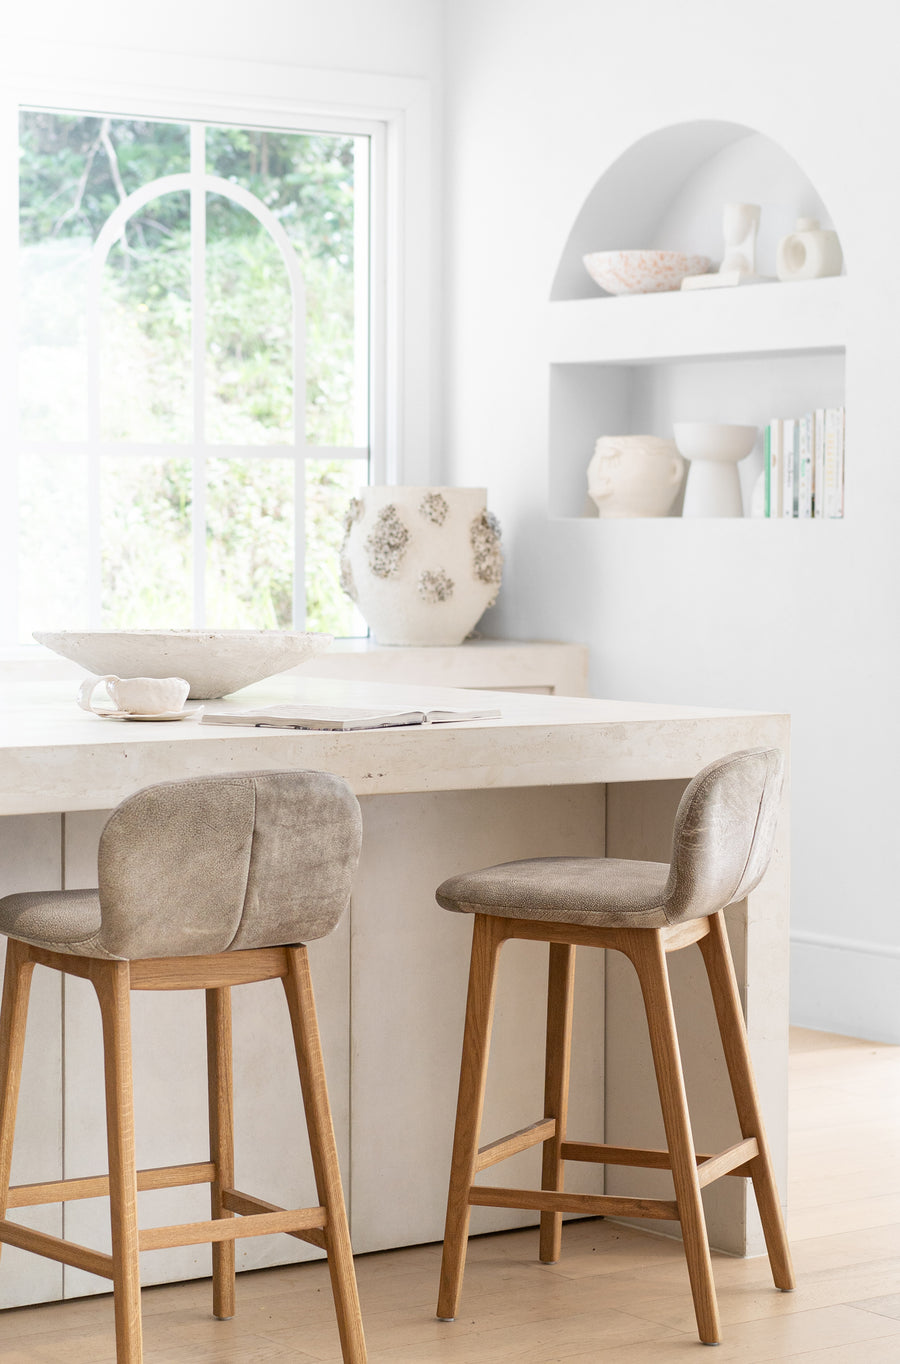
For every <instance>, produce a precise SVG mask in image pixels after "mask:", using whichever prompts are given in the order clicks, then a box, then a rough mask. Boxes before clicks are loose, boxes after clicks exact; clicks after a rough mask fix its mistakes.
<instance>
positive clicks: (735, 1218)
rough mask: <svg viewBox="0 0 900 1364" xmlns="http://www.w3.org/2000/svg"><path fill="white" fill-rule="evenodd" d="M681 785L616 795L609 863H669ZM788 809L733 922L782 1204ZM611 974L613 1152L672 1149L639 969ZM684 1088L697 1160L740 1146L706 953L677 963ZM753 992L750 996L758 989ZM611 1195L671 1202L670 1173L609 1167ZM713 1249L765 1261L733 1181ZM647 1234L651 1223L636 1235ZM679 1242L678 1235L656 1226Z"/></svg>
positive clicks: (718, 1210)
mask: <svg viewBox="0 0 900 1364" xmlns="http://www.w3.org/2000/svg"><path fill="white" fill-rule="evenodd" d="M686 785H687V783H686V782H683V781H660V782H633V783H632V782H623V783H616V784H614V785H610V786H609V787H608V788H607V826H606V827H607V851H608V855H609V856H610V857H626V858H640V859H647V860H650V861H656V862H668V861H669V859H670V856H671V846H672V829H673V825H674V819H675V812H676V810H677V807H678V801H679V799H680V797H681V794H682V792H683V790H684V787H685V786H686ZM787 840H788V827H787V797H785V803H784V810H783V817H782V820H781V823H780V825H779V831H778V842H777V848H776V854H775V857H774V858H773V862H772V865H771V867H770V869H769V872H768V873H767V875H766V877H765V879H764V881H763V882H762V884H761V885H760V886H759V888H758V889H757V890H756V891H755V892H754V893H753V895H752V896H751V897H750V898H749V899H748V900H746V901H743V902H742V903H741V904H737V905H733V906H731V907H730V908H729V909H728V910H727V912H726V920H727V923H728V932H729V939H730V942H731V948H732V953H733V955H734V961H735V969H736V972H737V976H738V983H739V988H740V991H741V997H742V1000H743V1003H744V1008H745V1013H746V1015H747V1018H748V1030H749V1036H750V1046H751V1051H752V1054H753V1060H754V1067H755V1070H756V1076H757V1080H758V1082H759V1086H760V1091H761V1095H762V1100H763V1111H764V1114H765V1118H766V1123H767V1130H768V1134H769V1138H770V1141H771V1144H772V1148H773V1156H774V1158H775V1164H776V1172H777V1177H778V1180H779V1189H780V1191H781V1195H782V1199H783V1198H784V1196H785V1191H786V1168H787V1041H788V1014H787V1006H788V970H787V951H788V928H787V912H788V857H787ZM608 957H609V961H608V963H607V977H606V980H607V985H606V990H607V995H606V998H607V1012H606V1025H607V1032H606V1037H607V1046H606V1140H607V1141H608V1142H610V1143H613V1144H616V1145H629V1146H648V1147H661V1146H665V1136H664V1131H663V1124H662V1117H661V1113H660V1108H659V1100H658V1095H657V1089H656V1081H655V1077H654V1072H653V1062H652V1058H651V1055H650V1044H649V1036H648V1032H647V1025H646V1021H645V1016H644V1009H643V1004H642V1001H641V996H640V990H639V988H638V984H637V977H636V976H635V973H634V969H633V967H632V966H631V963H630V962H628V961H627V960H626V959H625V958H624V957H623V956H622V955H621V954H620V953H616V952H610V953H609V954H608ZM669 969H670V974H671V980H672V992H673V997H674V1004H675V1014H676V1021H677V1026H678V1032H679V1039H680V1043H681V1049H682V1058H683V1063H684V1071H685V1083H686V1086H687V1091H688V1100H689V1103H690V1109H691V1120H692V1124H693V1129H694V1139H695V1143H696V1146H697V1149H698V1150H700V1149H702V1150H705V1151H719V1150H722V1149H724V1148H725V1147H727V1146H729V1145H731V1144H732V1142H734V1141H737V1140H739V1139H740V1129H739V1127H738V1123H737V1118H736V1115H735V1112H734V1106H733V1103H732V1101H731V1096H730V1088H729V1084H728V1076H727V1071H726V1068H725V1061H724V1056H723V1053H722V1047H721V1043H720V1041H719V1036H718V1030H717V1027H716V1019H715V1012H714V1009H713V1005H712V1000H711V997H710V992H709V986H708V982H707V978H706V972H705V970H704V968H703V962H702V958H701V955H700V951H699V949H698V948H697V947H690V948H686V949H685V950H684V951H681V952H676V953H673V954H672V955H670V957H669ZM748 981H749V982H750V983H749V986H748ZM606 1187H607V1191H608V1192H610V1193H635V1194H642V1195H645V1196H648V1197H661V1198H671V1197H672V1196H673V1194H672V1184H671V1176H670V1175H669V1174H668V1172H666V1171H655V1170H639V1169H623V1168H615V1167H610V1168H609V1169H608V1170H607V1175H606ZM704 1207H705V1209H706V1216H707V1225H708V1228H709V1235H710V1241H711V1243H712V1245H713V1246H714V1247H716V1248H717V1249H719V1250H724V1251H728V1252H730V1253H731V1254H735V1255H755V1254H760V1253H762V1252H763V1250H764V1244H763V1241H762V1233H761V1229H760V1227H759V1222H758V1218H757V1215H756V1209H755V1204H754V1202H753V1198H752V1194H751V1192H750V1186H749V1183H748V1182H747V1181H745V1180H739V1179H724V1180H721V1181H720V1182H718V1183H716V1184H715V1185H712V1186H711V1187H709V1188H708V1189H707V1190H706V1191H705V1192H704ZM635 1225H639V1226H640V1225H643V1226H646V1223H640V1222H638V1223H635ZM653 1230H654V1231H655V1232H657V1233H658V1234H663V1235H666V1234H668V1235H674V1236H678V1235H680V1229H679V1226H678V1224H677V1223H660V1224H659V1225H656V1224H654V1226H653Z"/></svg>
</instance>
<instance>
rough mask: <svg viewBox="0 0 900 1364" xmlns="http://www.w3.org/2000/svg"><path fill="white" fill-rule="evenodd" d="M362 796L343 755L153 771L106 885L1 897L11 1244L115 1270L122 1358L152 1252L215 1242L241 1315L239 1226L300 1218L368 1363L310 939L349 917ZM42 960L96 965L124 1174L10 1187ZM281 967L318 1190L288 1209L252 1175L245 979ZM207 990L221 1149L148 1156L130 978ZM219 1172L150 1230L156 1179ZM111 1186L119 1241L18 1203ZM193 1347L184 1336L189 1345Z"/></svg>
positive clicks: (109, 1121) (1, 1063)
mask: <svg viewBox="0 0 900 1364" xmlns="http://www.w3.org/2000/svg"><path fill="white" fill-rule="evenodd" d="M360 838H361V821H360V813H359V804H358V802H357V800H356V798H355V796H354V795H353V793H352V792H351V790H350V788H349V786H348V785H347V783H346V782H345V781H343V780H342V779H341V778H340V777H334V776H331V775H330V774H329V773H326V772H259V773H253V772H248V773H239V774H236V775H233V776H227V777H202V778H198V779H196V780H190V781H179V782H169V783H165V784H162V785H159V786H151V787H148V788H147V789H146V790H143V791H139V792H138V793H137V794H136V795H133V796H130V797H129V798H128V799H127V800H125V801H123V802H122V804H121V805H119V806H118V808H117V809H116V810H114V811H113V813H112V815H111V816H110V818H109V820H108V822H107V824H106V826H105V828H104V830H103V833H102V836H101V839H100V852H99V859H98V884H99V890H96V891H94V890H74V891H65V890H63V891H47V892H32V893H28V894H21V895H8V896H6V897H5V898H4V899H2V900H0V932H2V933H4V934H6V935H7V937H8V939H9V942H8V944H7V956H6V972H5V976H4V982H3V1002H2V1006H0V1244H2V1243H5V1244H7V1245H12V1246H18V1247H20V1248H21V1249H23V1250H31V1251H34V1252H35V1253H36V1254H38V1255H44V1256H47V1257H48V1258H49V1259H51V1260H56V1261H59V1262H61V1263H62V1264H68V1265H75V1266H77V1267H78V1268H79V1269H86V1270H89V1271H90V1272H91V1273H93V1274H100V1275H103V1276H105V1277H106V1278H108V1279H111V1280H112V1282H113V1290H114V1297H115V1321H116V1358H117V1360H118V1361H119V1364H140V1360H141V1358H142V1344H141V1302H140V1278H139V1266H138V1253H139V1252H140V1251H142V1250H153V1249H158V1248H162V1247H168V1246H180V1245H199V1244H202V1243H204V1242H211V1243H212V1247H213V1312H214V1314H215V1316H217V1317H219V1318H222V1319H225V1318H228V1317H231V1316H233V1315H234V1296H235V1295H234V1280H235V1259H234V1241H235V1238H236V1237H243V1236H263V1235H266V1234H269V1233H271V1232H275V1231H281V1232H287V1233H288V1234H289V1235H291V1236H296V1237H299V1239H300V1240H302V1241H308V1242H311V1243H312V1244H313V1245H315V1246H319V1247H321V1248H322V1249H324V1250H325V1252H326V1254H327V1257H328V1267H329V1271H330V1275H331V1286H332V1292H333V1294H334V1302H335V1311H336V1314H337V1321H338V1328H339V1331H340V1339H341V1349H342V1351H343V1358H344V1361H345V1364H365V1360H366V1347H365V1342H364V1339H363V1330H362V1323H361V1320H360V1312H359V1299H358V1296H357V1291H356V1278H355V1275H354V1269H353V1258H352V1253H351V1249H350V1236H349V1231H348V1228H347V1215H346V1212H345V1208H344V1198H343V1193H342V1189H341V1178H340V1170H339V1168H338V1160H337V1149H336V1146H335V1140H334V1131H333V1128H332V1122H331V1112H330V1109H329V1105H328V1094H327V1091H326V1087H325V1073H324V1069H323V1064H322V1051H321V1046H320V1044H319V1031H318V1024H317V1021H316V1010H315V1003H314V1000H313V993H312V985H311V982H310V975H309V963H308V960H307V952H306V947H305V946H303V945H301V944H303V943H305V942H308V941H310V940H311V939H314V938H321V937H324V936H325V935H326V934H327V933H330V932H331V931H332V929H333V928H335V927H336V925H337V923H338V921H339V920H340V918H341V915H342V914H343V912H344V910H345V908H346V906H347V903H348V901H349V898H350V883H351V879H352V876H353V872H354V869H355V867H356V863H357V860H358V857H359V848H360ZM35 965H40V966H50V967H52V968H53V969H54V970H56V971H63V972H66V973H68V974H71V975H76V976H82V977H84V978H85V979H86V980H89V981H91V983H92V984H93V986H94V988H95V990H96V992H97V997H98V1000H99V1004H100V1013H101V1018H102V1024H103V1051H104V1065H105V1079H106V1126H107V1141H108V1147H109V1174H108V1176H107V1175H97V1176H95V1177H93V1178H87V1179H67V1180H56V1181H53V1182H51V1183H47V1184H32V1185H20V1186H18V1187H15V1188H10V1186H9V1179H10V1169H11V1165H12V1151H13V1129H14V1126H15V1119H16V1100H17V1096H18V1090H19V1077H20V1074H21V1069H22V1051H23V1046H24V1042H25V1019H26V1013H27V1008H28V993H29V987H30V983H31V976H32V973H33V971H34V967H35ZM259 980H281V982H282V985H283V986H284V990H285V994H286V996H287V1003H288V1009H289V1012H290V1022H291V1027H292V1029H293V1036H294V1046H295V1050H296V1054H297V1065H298V1069H299V1072H300V1085H301V1090H302V1094H303V1104H304V1108H305V1112H306V1123H307V1129H308V1134H309V1143H310V1149H311V1152H312V1161H313V1169H314V1172H315V1180H316V1190H317V1195H318V1199H319V1206H317V1207H314V1208H294V1209H284V1208H279V1207H277V1206H275V1205H274V1204H272V1203H268V1202H265V1201H264V1200H263V1199H260V1198H254V1197H252V1196H251V1195H250V1194H246V1193H242V1192H240V1190H238V1189H237V1188H235V1186H234V1185H235V1176H234V1152H233V1117H232V1062H231V987H232V986H233V985H242V984H245V983H248V982H250V981H259ZM197 989H200V990H205V991H206V1034H207V1060H208V1087H209V1126H210V1150H209V1159H208V1160H203V1161H198V1162H196V1163H194V1164H189V1165H179V1166H174V1167H168V1168H163V1169H156V1170H136V1169H135V1140H134V1112H133V1087H132V1068H131V1033H130V998H129V991H130V990H197ZM187 1184H209V1185H210V1189H211V1203H212V1209H211V1210H212V1217H211V1219H210V1220H209V1221H207V1222H193V1223H184V1224H181V1225H178V1226H170V1227H154V1228H152V1229H150V1230H145V1231H139V1230H138V1226H137V1193H138V1190H139V1189H166V1188H174V1187H176V1186H180V1185H187ZM107 1194H108V1196H109V1202H110V1220H111V1229H112V1254H109V1255H107V1254H104V1253H101V1252H100V1251H96V1250H90V1249H88V1248H87V1247H85V1246H81V1245H77V1244H76V1243H74V1242H71V1241H65V1240H61V1239H60V1238H58V1237H55V1236H49V1235H47V1234H45V1233H44V1232H38V1231H32V1230H31V1229H30V1228H27V1227H24V1226H22V1225H21V1224H19V1223H17V1222H14V1221H10V1220H9V1219H8V1218H7V1209H8V1208H21V1207H31V1206H34V1205H35V1204H41V1203H60V1202H62V1203H65V1202H68V1201H70V1200H72V1199H77V1198H97V1197H99V1196H102V1195H107ZM189 1353H190V1351H189V1350H187V1349H186V1350H185V1358H188V1356H189Z"/></svg>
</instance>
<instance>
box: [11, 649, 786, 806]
mask: <svg viewBox="0 0 900 1364" xmlns="http://www.w3.org/2000/svg"><path fill="white" fill-rule="evenodd" d="M74 692H75V686H74V685H73V683H72V682H71V681H69V682H59V681H52V682H47V681H44V682H30V683H5V684H0V814H4V815H15V814H31V813H40V812H48V811H69V810H96V809H108V808H109V807H111V806H113V805H115V804H117V803H118V801H120V800H122V799H123V798H124V797H125V796H127V795H129V794H130V793H131V792H133V791H135V790H138V789H139V788H140V787H142V786H147V785H150V784H151V783H153V782H157V781H167V780H172V779H174V778H178V777H189V776H201V775H208V774H213V773H216V772H222V773H224V772H235V771H249V770H254V769H264V770H274V769H277V768H281V767H309V768H314V769H319V770H327V771H332V772H338V773H340V774H341V775H343V776H344V777H346V778H347V779H348V781H350V783H351V785H352V786H353V788H354V790H355V791H356V792H357V794H359V795H374V794H386V793H397V792H411V791H436V790H467V789H469V790H471V789H478V788H486V787H519V786H547V785H551V786H556V785H570V784H575V785H578V784H584V783H591V782H606V781H613V782H618V781H646V780H654V779H665V778H676V777H689V776H692V775H693V774H694V773H695V772H696V771H697V770H698V769H699V768H700V767H702V766H703V765H704V763H706V762H708V761H710V760H711V759H712V758H714V757H718V756H720V755H721V754H723V753H727V752H730V751H733V750H736V749H739V748H747V747H753V746H755V745H757V744H768V743H775V744H779V745H781V746H783V747H784V746H786V745H787V743H788V735H789V722H788V717H787V716H784V715H777V714H759V713H755V712H750V711H738V710H711V709H706V708H698V707H690V706H679V705H655V704H649V703H646V702H626V701H606V700H596V699H592V698H583V697H564V696H541V695H530V694H516V693H510V692H497V693H491V692H488V691H480V692H479V693H478V696H477V698H475V697H473V695H472V692H470V691H463V690H458V689H456V688H447V687H423V686H418V685H412V684H407V685H398V684H384V683H373V682H352V681H342V680H337V679H325V678H304V677H301V676H299V675H297V674H294V675H282V676H281V677H276V678H272V679H270V680H269V681H267V682H264V683H259V684H257V685H256V686H253V687H248V688H246V689H245V690H244V691H242V692H240V693H239V694H238V695H237V696H235V697H233V698H229V699H228V700H225V701H211V702H207V703H206V708H207V709H208V710H220V709H221V710H244V709H247V708H249V707H251V706H252V707H258V706H266V705H274V704H276V703H278V702H297V701H309V702H314V703H316V704H323V703H329V702H331V703H334V704H341V705H373V706H376V705H377V706H391V707H395V706H396V707H402V708H428V707H433V706H437V707H440V706H448V707H454V706H455V707H461V708H466V707H472V706H473V705H475V704H477V705H479V706H482V705H483V706H494V707H496V708H497V709H499V710H500V711H501V718H499V719H495V720H484V721H468V722H465V723H461V724H450V725H443V724H442V725H436V726H425V727H420V726H410V727H403V728H396V729H380V730H358V731H352V732H348V733H338V732H333V731H302V732H298V731H294V730H279V729H257V728H251V727H247V728H246V729H243V728H235V727H227V728H226V727H224V726H223V727H222V728H218V727H216V726H213V725H200V724H198V723H197V722H196V721H195V720H192V719H188V720H183V721H176V722H168V723H166V722H163V723H152V722H129V721H113V720H106V719H101V718H100V717H98V716H95V715H92V714H89V713H88V712H86V711H82V710H80V709H79V708H78V707H77V705H76V703H75V699H74Z"/></svg>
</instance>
